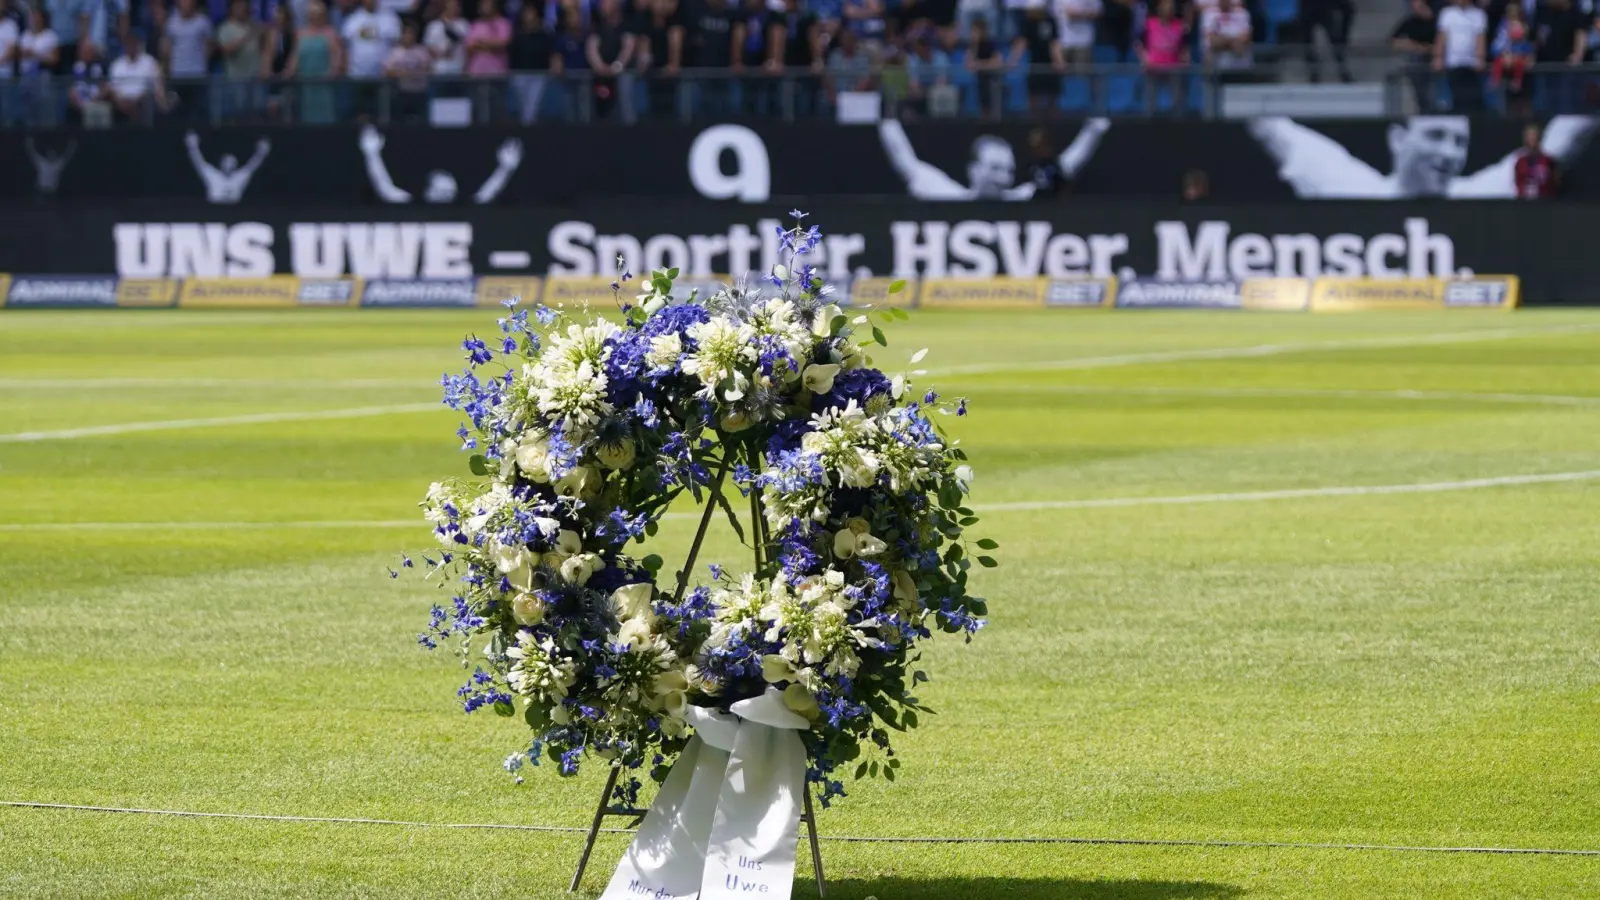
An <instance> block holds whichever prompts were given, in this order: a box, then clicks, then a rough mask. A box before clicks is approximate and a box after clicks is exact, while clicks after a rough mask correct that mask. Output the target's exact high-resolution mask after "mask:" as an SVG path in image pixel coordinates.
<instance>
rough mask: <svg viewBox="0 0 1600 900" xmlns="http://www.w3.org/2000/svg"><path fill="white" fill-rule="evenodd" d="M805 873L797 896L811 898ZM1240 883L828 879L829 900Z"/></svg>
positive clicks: (1201, 895) (1083, 894)
mask: <svg viewBox="0 0 1600 900" xmlns="http://www.w3.org/2000/svg"><path fill="white" fill-rule="evenodd" d="M816 893H817V889H816V887H815V886H813V885H812V884H811V883H810V882H808V881H805V880H803V876H802V878H800V879H796V881H795V897H797V898H812V897H815V896H816ZM1244 893H1245V891H1244V888H1241V887H1238V886H1236V885H1231V884H1217V883H1216V882H1212V881H1142V880H1129V881H1117V880H1096V881H1086V880H1080V879H1075V878H930V879H921V878H895V877H888V878H870V879H866V878H846V879H841V880H839V881H831V880H830V881H829V882H828V900H865V898H867V897H876V898H877V900H997V898H1006V900H1233V898H1236V897H1242V896H1243V895H1244Z"/></svg>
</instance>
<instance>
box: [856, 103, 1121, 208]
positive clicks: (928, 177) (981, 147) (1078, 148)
mask: <svg viewBox="0 0 1600 900" xmlns="http://www.w3.org/2000/svg"><path fill="white" fill-rule="evenodd" d="M1110 127H1111V122H1110V121H1109V120H1107V119H1100V118H1096V119H1090V120H1089V121H1087V122H1085V123H1084V125H1083V129H1082V130H1080V131H1079V132H1078V136H1077V137H1075V138H1073V139H1072V143H1071V144H1069V145H1068V146H1067V149H1065V150H1063V151H1061V153H1060V155H1059V156H1057V157H1056V165H1057V166H1058V167H1059V170H1060V175H1061V177H1062V178H1063V179H1066V180H1069V181H1070V180H1071V179H1073V178H1075V177H1076V176H1077V174H1078V171H1079V170H1080V169H1082V168H1083V167H1084V165H1085V164H1087V163H1088V162H1089V160H1090V159H1091V158H1092V157H1093V156H1094V151H1095V148H1097V147H1099V146H1100V138H1101V137H1102V136H1104V135H1105V133H1106V131H1107V129H1109V128H1110ZM878 137H879V138H880V139H881V140H882V142H883V151H884V154H885V155H887V156H888V157H889V164H890V165H892V166H894V169H895V171H896V172H899V173H900V177H901V178H902V179H904V180H905V183H906V191H907V193H909V194H911V196H913V197H915V198H917V199H918V200H948V201H960V202H966V201H972V200H1032V199H1033V195H1034V192H1035V191H1037V190H1038V188H1039V186H1038V185H1037V184H1036V183H1034V182H1032V181H1025V182H1023V183H1022V184H1017V183H1016V181H1017V154H1016V151H1014V150H1012V149H1011V145H1010V144H1008V143H1006V140H1005V138H1001V137H996V136H994V135H992V134H986V135H983V136H981V137H979V138H978V139H976V140H974V141H973V142H972V158H971V160H970V161H969V162H968V163H967V183H966V184H962V183H961V182H959V181H957V180H956V179H954V178H952V177H950V176H949V175H948V174H946V173H945V172H944V170H942V169H940V168H939V167H938V166H936V165H934V164H933V163H929V162H923V161H922V160H921V159H918V158H917V151H916V148H915V147H912V146H911V139H910V138H909V137H907V136H906V130H905V126H903V125H901V124H900V122H899V120H897V119H884V120H882V121H880V122H879V123H878Z"/></svg>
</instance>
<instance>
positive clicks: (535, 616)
mask: <svg viewBox="0 0 1600 900" xmlns="http://www.w3.org/2000/svg"><path fill="white" fill-rule="evenodd" d="M511 618H513V619H515V620H516V621H517V624H518V625H537V624H539V623H540V622H543V621H544V601H543V600H540V599H539V598H538V597H536V596H534V595H533V594H518V595H517V596H516V599H514V600H512V601H511Z"/></svg>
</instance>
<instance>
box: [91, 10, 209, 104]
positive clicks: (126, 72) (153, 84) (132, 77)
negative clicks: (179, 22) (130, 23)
mask: <svg viewBox="0 0 1600 900" xmlns="http://www.w3.org/2000/svg"><path fill="white" fill-rule="evenodd" d="M189 6H190V8H191V10H192V9H193V7H194V3H193V0H190V2H189ZM173 21H175V19H174V20H173ZM122 46H123V50H124V53H123V55H122V56H119V57H117V58H116V60H114V61H113V62H112V63H111V78H110V80H109V81H108V82H107V83H106V85H105V86H104V91H105V96H106V97H107V99H109V100H110V101H111V106H112V109H113V110H114V111H115V113H116V117H117V119H119V120H120V121H123V122H138V123H140V124H144V125H148V124H150V123H151V121H152V119H153V118H154V116H153V112H154V111H155V110H160V111H162V112H165V111H166V108H167V89H166V86H165V85H164V84H163V83H162V79H161V64H160V63H157V62H156V59H155V57H153V56H151V55H150V54H148V53H146V52H144V44H143V43H141V42H140V40H139V39H138V38H137V37H136V36H135V35H133V34H131V33H129V34H125V35H123V39H122Z"/></svg>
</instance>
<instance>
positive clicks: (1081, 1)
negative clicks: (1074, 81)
mask: <svg viewBox="0 0 1600 900" xmlns="http://www.w3.org/2000/svg"><path fill="white" fill-rule="evenodd" d="M1102 8H1103V7H1102V6H1101V3H1100V0H1055V14H1056V26H1057V31H1058V32H1059V34H1060V37H1059V38H1057V40H1059V41H1060V42H1061V55H1062V57H1063V58H1065V59H1066V62H1067V68H1069V69H1071V70H1073V71H1078V70H1080V69H1083V68H1084V67H1085V66H1087V65H1089V58H1090V55H1091V54H1092V53H1093V51H1094V26H1095V22H1096V21H1098V20H1099V18H1100V12H1101V10H1102Z"/></svg>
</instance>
